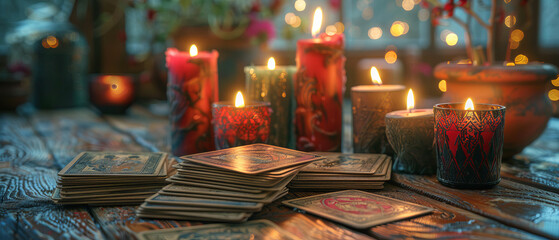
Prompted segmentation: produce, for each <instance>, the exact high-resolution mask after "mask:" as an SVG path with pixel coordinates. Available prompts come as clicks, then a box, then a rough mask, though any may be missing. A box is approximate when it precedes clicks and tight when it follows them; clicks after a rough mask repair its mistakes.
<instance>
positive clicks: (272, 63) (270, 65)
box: [268, 57, 276, 70]
mask: <svg viewBox="0 0 559 240" xmlns="http://www.w3.org/2000/svg"><path fill="white" fill-rule="evenodd" d="M268 69H270V70H274V69H276V60H274V58H273V57H271V58H270V59H268Z"/></svg>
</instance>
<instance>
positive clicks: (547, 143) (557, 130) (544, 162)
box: [501, 118, 559, 193]
mask: <svg viewBox="0 0 559 240" xmlns="http://www.w3.org/2000/svg"><path fill="white" fill-rule="evenodd" d="M558 141H559V119H557V118H552V119H551V120H550V121H549V123H548V125H547V129H546V130H545V132H544V133H543V134H542V135H541V136H540V137H539V138H538V139H537V140H536V141H535V142H534V143H532V144H531V145H530V146H528V147H526V148H525V149H524V151H522V153H521V154H519V155H516V156H515V157H514V159H510V160H507V161H503V165H502V167H501V175H502V177H504V178H507V179H510V180H513V181H516V182H521V183H524V184H527V185H531V186H534V187H537V188H541V189H545V190H548V191H552V192H555V193H559V143H558Z"/></svg>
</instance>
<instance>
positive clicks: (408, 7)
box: [402, 0, 415, 12]
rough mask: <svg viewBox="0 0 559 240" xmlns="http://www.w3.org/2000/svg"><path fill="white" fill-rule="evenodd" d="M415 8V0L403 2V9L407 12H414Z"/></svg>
mask: <svg viewBox="0 0 559 240" xmlns="http://www.w3.org/2000/svg"><path fill="white" fill-rule="evenodd" d="M414 6H415V2H414V0H404V1H403V2H402V8H403V9H404V10H406V11H408V12H409V11H411V10H413V7H414Z"/></svg>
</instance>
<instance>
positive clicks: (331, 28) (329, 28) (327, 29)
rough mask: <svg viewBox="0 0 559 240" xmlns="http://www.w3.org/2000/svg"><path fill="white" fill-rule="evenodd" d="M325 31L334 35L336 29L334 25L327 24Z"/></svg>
mask: <svg viewBox="0 0 559 240" xmlns="http://www.w3.org/2000/svg"><path fill="white" fill-rule="evenodd" d="M325 32H326V34H328V35H330V36H332V35H334V34H336V33H337V32H338V29H336V26H334V25H328V26H326V30H325Z"/></svg>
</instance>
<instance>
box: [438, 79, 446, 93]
mask: <svg viewBox="0 0 559 240" xmlns="http://www.w3.org/2000/svg"><path fill="white" fill-rule="evenodd" d="M439 90H441V92H446V80H441V81H439Z"/></svg>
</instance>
